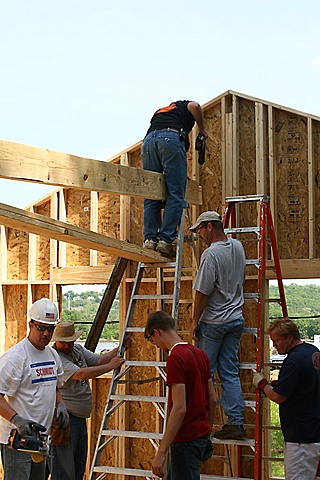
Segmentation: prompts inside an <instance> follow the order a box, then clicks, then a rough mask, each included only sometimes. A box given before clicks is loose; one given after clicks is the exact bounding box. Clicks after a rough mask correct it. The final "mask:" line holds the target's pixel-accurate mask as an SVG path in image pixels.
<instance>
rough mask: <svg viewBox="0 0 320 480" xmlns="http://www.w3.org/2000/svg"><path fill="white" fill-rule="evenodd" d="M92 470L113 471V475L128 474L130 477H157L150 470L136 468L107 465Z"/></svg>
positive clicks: (100, 471) (98, 471)
mask: <svg viewBox="0 0 320 480" xmlns="http://www.w3.org/2000/svg"><path fill="white" fill-rule="evenodd" d="M93 471H94V472H97V473H113V474H115V475H128V476H132V477H145V478H148V477H150V478H158V479H159V477H157V476H156V475H154V474H153V473H152V472H151V470H138V469H135V468H121V467H109V466H100V467H93Z"/></svg>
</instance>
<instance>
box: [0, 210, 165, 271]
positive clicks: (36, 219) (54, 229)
mask: <svg viewBox="0 0 320 480" xmlns="http://www.w3.org/2000/svg"><path fill="white" fill-rule="evenodd" d="M0 223H1V224H2V225H5V226H7V227H11V228H15V229H17V230H22V231H24V232H29V233H35V234H36V235H42V236H44V237H50V238H53V239H55V240H59V241H61V242H66V243H72V244H74V245H78V246H81V247H85V248H91V249H93V250H98V251H100V252H108V253H110V254H113V255H117V256H118V257H122V258H127V259H129V260H135V261H138V262H148V261H149V262H150V261H152V262H163V261H164V257H162V256H161V255H160V254H159V253H157V252H154V251H153V250H147V249H143V248H142V247H139V246H138V245H135V244H133V243H129V242H125V241H123V240H116V239H115V238H111V237H107V236H105V235H101V234H100V233H96V232H92V231H91V230H87V229H85V228H80V227H76V226H74V225H71V224H70V223H65V222H61V221H59V220H54V219H53V218H50V217H46V216H45V215H39V214H37V213H31V212H27V211H26V210H22V209H20V208H16V207H12V206H10V205H6V204H4V203H0ZM165 261H166V262H167V259H165Z"/></svg>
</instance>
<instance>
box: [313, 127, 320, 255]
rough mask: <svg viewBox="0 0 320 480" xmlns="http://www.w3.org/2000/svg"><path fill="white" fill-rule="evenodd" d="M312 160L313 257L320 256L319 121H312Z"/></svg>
mask: <svg viewBox="0 0 320 480" xmlns="http://www.w3.org/2000/svg"><path fill="white" fill-rule="evenodd" d="M312 126H313V129H312V134H313V152H312V153H313V161H314V171H313V178H312V183H313V185H314V189H315V199H314V200H315V257H316V258H319V257H320V122H315V121H314V122H313V124H312Z"/></svg>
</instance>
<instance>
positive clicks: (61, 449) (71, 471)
mask: <svg viewBox="0 0 320 480" xmlns="http://www.w3.org/2000/svg"><path fill="white" fill-rule="evenodd" d="M69 416H70V433H71V441H70V445H61V446H58V445H52V447H51V454H52V455H53V459H51V461H52V465H51V467H50V471H51V480H82V478H83V475H84V471H85V467H86V461H87V452H88V441H87V437H88V435H87V425H86V419H85V418H80V417H76V416H75V415H72V414H70V413H69Z"/></svg>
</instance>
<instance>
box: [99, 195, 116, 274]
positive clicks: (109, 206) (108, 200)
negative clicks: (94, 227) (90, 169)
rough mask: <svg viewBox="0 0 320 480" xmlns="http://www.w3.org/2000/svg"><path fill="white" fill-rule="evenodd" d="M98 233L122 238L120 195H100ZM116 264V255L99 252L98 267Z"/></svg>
mask: <svg viewBox="0 0 320 480" xmlns="http://www.w3.org/2000/svg"><path fill="white" fill-rule="evenodd" d="M98 233H101V234H102V235H107V236H108V237H112V238H116V239H119V238H120V195H116V194H112V193H107V192H99V193H98ZM115 262H116V257H115V255H110V254H108V253H104V252H98V265H110V264H111V265H113V264H114V263H115Z"/></svg>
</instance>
